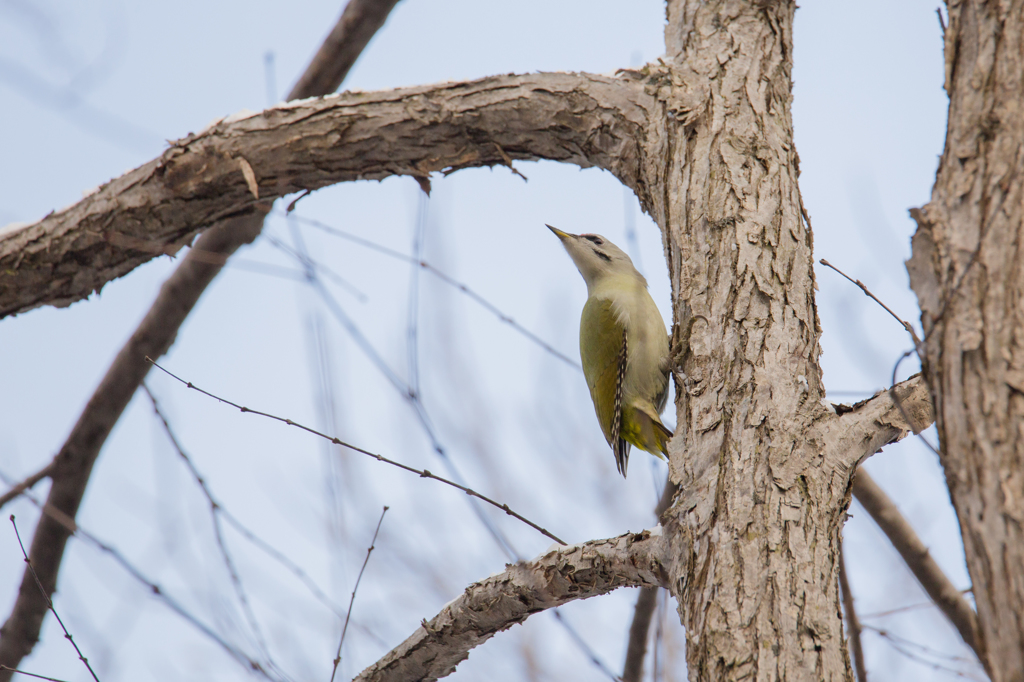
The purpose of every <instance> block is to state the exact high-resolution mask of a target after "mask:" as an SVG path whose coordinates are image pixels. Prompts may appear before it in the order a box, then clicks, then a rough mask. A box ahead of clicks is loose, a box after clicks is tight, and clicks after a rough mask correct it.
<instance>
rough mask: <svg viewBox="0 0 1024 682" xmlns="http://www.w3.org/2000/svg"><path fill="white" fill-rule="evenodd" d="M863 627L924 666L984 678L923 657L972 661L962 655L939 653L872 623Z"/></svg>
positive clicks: (966, 677)
mask: <svg viewBox="0 0 1024 682" xmlns="http://www.w3.org/2000/svg"><path fill="white" fill-rule="evenodd" d="M863 627H864V629H865V630H870V631H871V632H874V633H875V634H876V635H878V636H879V637H881V638H882V639H883V640H884V641H885V642H886V643H887V644H888V645H889V646H891V647H892V648H893V649H895V650H896V651H898V652H900V653H901V654H903V655H904V656H906V657H907V658H909V659H910V660H912V661H915V662H917V663H920V664H921V665H926V666H928V667H930V668H931V669H933V670H940V671H942V672H945V673H949V674H951V675H955V676H957V677H962V678H964V679H968V680H976V681H977V682H984V679H985V678H982V677H978V676H976V675H972V674H971V673H969V672H964V671H962V670H957V669H956V668H951V667H949V666H948V665H943V664H942V663H939V662H938V661H932V660H928V659H927V658H925V656H932V657H934V658H937V659H942V660H946V661H951V662H956V663H964V664H970V663H972V661H969V660H967V659H965V658H963V657H962V656H947V655H945V654H941V653H939V652H937V651H935V650H934V649H931V648H929V647H926V646H924V645H923V644H918V643H917V642H912V641H911V640H909V639H906V638H905V637H900V636H899V635H896V634H894V633H892V632H890V631H889V630H885V629H883V628H876V627H874V626H873V625H867V624H865V625H864V626H863ZM914 649H916V650H917V651H918V652H920V653H915V652H914V651H913V650H914Z"/></svg>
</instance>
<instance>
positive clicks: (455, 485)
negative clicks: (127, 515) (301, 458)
mask: <svg viewBox="0 0 1024 682" xmlns="http://www.w3.org/2000/svg"><path fill="white" fill-rule="evenodd" d="M146 361H147V362H149V363H150V364H151V365H153V366H154V367H156V368H157V369H159V370H160V371H161V372H163V373H164V374H166V375H167V376H169V377H171V378H172V379H174V380H176V381H178V382H179V383H181V384H184V385H185V386H186V387H188V388H191V389H192V390H194V391H198V392H199V393H202V394H203V395H205V396H207V397H208V398H213V399H214V400H216V401H218V402H221V403H224V404H225V405H229V406H231V407H234V408H235V409H237V410H239V411H240V412H246V413H249V414H254V415H257V416H259V417H265V418H267V419H272V420H274V421H278V422H281V423H283V424H287V425H288V426H294V427H295V428H297V429H301V430H303V431H305V432H307V433H310V434H313V435H314V436H319V437H320V438H324V439H326V440H328V441H330V442H331V443H333V444H335V445H340V446H342V447H344V448H348V449H349V450H352V451H353V452H358V453H360V454H362V455H366V456H367V457H372V458H373V459H375V460H377V461H378V462H384V463H385V464H390V465H391V466H393V467H397V468H399V469H402V470H403V471H408V472H409V473H412V474H416V475H417V476H419V477H420V478H431V479H433V480H435V481H438V482H440V483H444V484H445V485H448V486H451V487H452V488H455V489H457V490H461V491H462V492H464V493H466V494H467V495H469V496H471V497H475V498H477V499H478V500H481V501H483V502H486V503H487V504H489V505H491V506H493V507H495V508H497V509H500V510H501V511H503V512H505V513H506V514H508V515H509V516H511V517H513V518H515V519H517V520H519V521H522V522H523V523H525V524H526V525H528V526H529V527H530V528H533V529H534V530H536V531H537V532H539V533H540V534H541V535H544V536H545V537H547V538H550V539H551V540H554V541H555V542H557V543H558V544H560V545H565V544H566V542H565V541H564V540H561V539H559V538H558V537H556V536H555V535H553V534H551V532H550V531H548V530H545V529H544V528H542V527H541V526H538V525H537V524H536V523H534V522H533V521H530V520H529V519H528V518H526V517H525V516H522V515H521V514H518V513H516V512H515V511H513V510H512V509H511V508H510V507H509V506H508V505H507V504H502V503H498V502H495V501H494V500H492V499H491V498H489V497H487V496H486V495H481V494H480V493H478V492H476V491H475V490H473V489H471V488H467V487H466V486H464V485H459V484H458V483H455V482H454V481H450V480H448V479H447V478H443V477H441V476H438V475H437V474H432V473H430V471H428V470H427V469H416V468H415V467H411V466H408V465H406V464H402V463H401V462H396V461H395V460H393V459H389V458H387V457H385V456H384V455H378V454H377V453H374V452H370V451H369V450H364V449H363V448H360V447H358V446H355V445H351V444H349V443H346V442H345V441H343V440H341V439H340V438H336V437H333V436H328V435H327V434H325V433H321V432H320V431H317V430H316V429H313V428H310V427H308V426H305V425H304V424H300V423H299V422H296V421H293V420H291V419H288V418H285V417H278V416H276V415H273V414H270V413H268V412H261V411H259V410H253V409H250V408H248V407H244V406H242V405H239V404H238V403H234V402H231V401H230V400H227V399H225V398H221V397H220V396H217V395H214V394H213V393H210V392H209V391H205V390H203V389H201V388H199V387H198V386H196V385H195V384H193V383H192V382H191V381H186V380H184V379H182V378H181V377H179V376H177V375H176V374H173V373H172V372H170V371H168V370H166V369H164V368H163V367H161V366H160V365H159V364H157V363H156V362H155V361H154V360H153V359H152V358H146Z"/></svg>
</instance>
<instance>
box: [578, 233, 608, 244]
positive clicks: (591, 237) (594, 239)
mask: <svg viewBox="0 0 1024 682" xmlns="http://www.w3.org/2000/svg"><path fill="white" fill-rule="evenodd" d="M580 236H581V237H583V238H584V239H587V240H589V241H592V242H594V243H595V244H597V245H598V246H600V245H601V244H604V242H603V241H601V238H600V237H598V236H597V235H595V234H581V235H580Z"/></svg>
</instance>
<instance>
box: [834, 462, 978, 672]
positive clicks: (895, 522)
mask: <svg viewBox="0 0 1024 682" xmlns="http://www.w3.org/2000/svg"><path fill="white" fill-rule="evenodd" d="M853 495H854V497H856V498H857V501H858V502H860V503H861V505H863V506H864V508H865V509H867V511H868V513H869V514H871V518H872V519H874V520H875V523H877V524H878V527H879V528H881V529H882V532H884V533H885V535H886V537H887V538H889V541H890V542H891V543H892V546H893V547H895V548H896V551H897V552H899V553H900V556H901V557H903V561H904V562H906V564H907V567H908V568H909V569H910V571H911V572H912V573H913V574H914V577H915V578H917V581H918V582H919V583H921V587H923V588H924V591H925V592H927V593H928V596H929V597H931V599H932V601H933V602H935V605H936V606H938V607H939V610H941V611H942V613H943V614H945V616H946V618H949V621H950V622H951V623H952V624H953V626H954V627H955V628H956V629H957V632H959V633H960V636H961V637H963V639H964V641H965V642H967V645H968V646H969V647H971V649H973V650H974V653H975V655H977V656H978V659H979V660H982V659H981V654H980V652H979V651H978V636H977V635H978V618H977V616H976V615H975V613H974V610H973V609H971V606H970V604H968V603H967V600H966V599H964V596H963V595H962V594H961V593H960V590H958V589H956V587H955V586H954V585H953V583H951V582H950V581H949V578H947V577H946V574H945V573H943V572H942V569H941V568H939V565H938V564H937V563H935V560H934V559H932V557H931V554H929V553H928V547H927V546H926V545H925V544H924V543H923V542H921V538H919V537H918V536H917V533H915V532H914V529H913V528H911V527H910V524H909V523H907V521H906V519H904V518H903V515H902V514H900V512H899V510H898V509H896V505H895V504H893V502H892V500H891V499H889V496H888V495H886V494H885V492H884V491H883V490H882V489H881V488H879V487H878V484H877V483H875V482H874V480H873V479H872V478H871V476H869V475H868V473H867V472H866V471H864V469H859V470H858V471H857V475H856V477H854V479H853Z"/></svg>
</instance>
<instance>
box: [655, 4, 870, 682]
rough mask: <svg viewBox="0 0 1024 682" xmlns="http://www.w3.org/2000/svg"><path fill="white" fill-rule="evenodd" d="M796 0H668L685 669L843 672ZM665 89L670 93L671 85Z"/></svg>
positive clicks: (840, 509)
mask: <svg viewBox="0 0 1024 682" xmlns="http://www.w3.org/2000/svg"><path fill="white" fill-rule="evenodd" d="M794 9H795V3H793V2H775V3H749V4H748V3H740V2H730V1H725V2H710V3H698V2H684V1H682V0H679V1H675V2H669V3H668V12H669V15H668V26H667V28H666V38H665V43H666V47H667V49H668V57H669V59H670V60H671V62H670V63H671V64H672V70H671V74H670V76H669V78H668V79H666V86H665V87H664V88H663V90H662V91H660V92H659V99H660V100H661V101H662V103H663V107H664V112H665V116H664V123H663V125H664V136H663V138H662V152H661V154H660V155H659V157H655V158H651V159H648V161H649V163H648V165H647V166H646V169H645V170H647V172H648V174H649V175H650V176H652V180H654V179H655V178H657V181H659V182H660V184H661V185H662V186H663V187H664V192H662V193H660V194H656V195H655V196H656V200H655V203H654V205H653V206H652V209H653V210H652V215H653V216H654V218H655V220H657V222H658V224H659V225H660V226H661V228H662V231H663V233H664V235H665V242H666V250H667V251H668V262H669V274H670V277H671V281H672V290H673V302H674V308H675V317H676V319H675V323H676V324H675V336H674V343H675V348H676V350H677V352H681V353H683V355H682V358H683V360H682V365H681V370H682V374H681V375H680V377H681V380H680V381H679V383H678V387H679V388H680V389H681V390H680V391H679V394H678V395H679V399H678V401H677V405H676V407H677V415H678V421H677V423H678V425H679V426H678V428H677V431H676V437H675V438H674V439H673V441H672V444H671V446H670V451H671V458H670V459H671V475H672V479H673V480H674V481H675V482H676V483H678V484H679V486H680V489H681V490H682V491H683V492H682V493H681V495H680V496H679V497H678V498H677V502H676V504H675V505H674V506H673V507H672V508H671V509H670V510H669V511H668V512H667V514H666V516H667V517H668V520H667V521H666V528H667V529H670V530H669V531H668V535H669V536H672V535H679V536H681V537H686V538H689V539H690V541H691V542H690V544H691V546H692V552H691V553H689V554H688V555H685V556H679V557H677V561H678V563H677V564H676V565H675V566H674V570H673V571H672V585H671V589H672V592H673V594H674V595H675V596H676V599H677V602H678V607H679V612H680V616H681V617H682V622H683V625H684V626H685V627H686V630H687V660H688V664H689V667H690V671H691V672H690V675H691V679H694V680H735V679H747V678H750V679H755V678H756V679H765V680H770V679H794V680H838V679H849V677H850V667H849V660H848V656H847V652H846V646H845V642H844V638H843V627H842V622H841V620H840V618H839V615H838V614H839V590H838V557H839V541H840V540H839V535H840V530H841V528H842V522H843V515H844V513H845V511H846V508H847V505H848V504H849V482H850V478H849V475H850V474H851V473H852V470H848V471H844V470H841V469H840V470H835V469H832V468H831V467H829V466H828V463H827V462H826V461H825V459H824V451H825V445H826V444H825V443H823V442H822V441H820V440H817V438H816V437H815V434H814V426H815V424H816V423H818V422H824V421H826V420H827V419H828V417H829V414H828V413H829V411H828V408H827V407H826V406H825V405H824V404H823V402H822V398H823V397H824V394H825V393H824V389H823V387H822V382H821V369H820V366H819V364H818V356H819V355H820V353H821V349H820V346H819V343H818V341H819V337H820V334H821V329H820V326H819V324H818V317H817V312H816V310H815V308H814V272H813V268H812V254H811V227H810V225H809V224H808V223H807V222H806V221H805V220H804V218H803V215H802V214H803V211H802V205H801V199H800V195H799V190H798V188H797V175H798V172H799V168H798V159H797V155H796V149H795V147H794V146H793V128H792V120H791V116H790V103H791V100H792V96H791V78H790V69H791V66H792V52H791V50H792V21H793V11H794ZM670 84H671V86H674V87H670Z"/></svg>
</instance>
